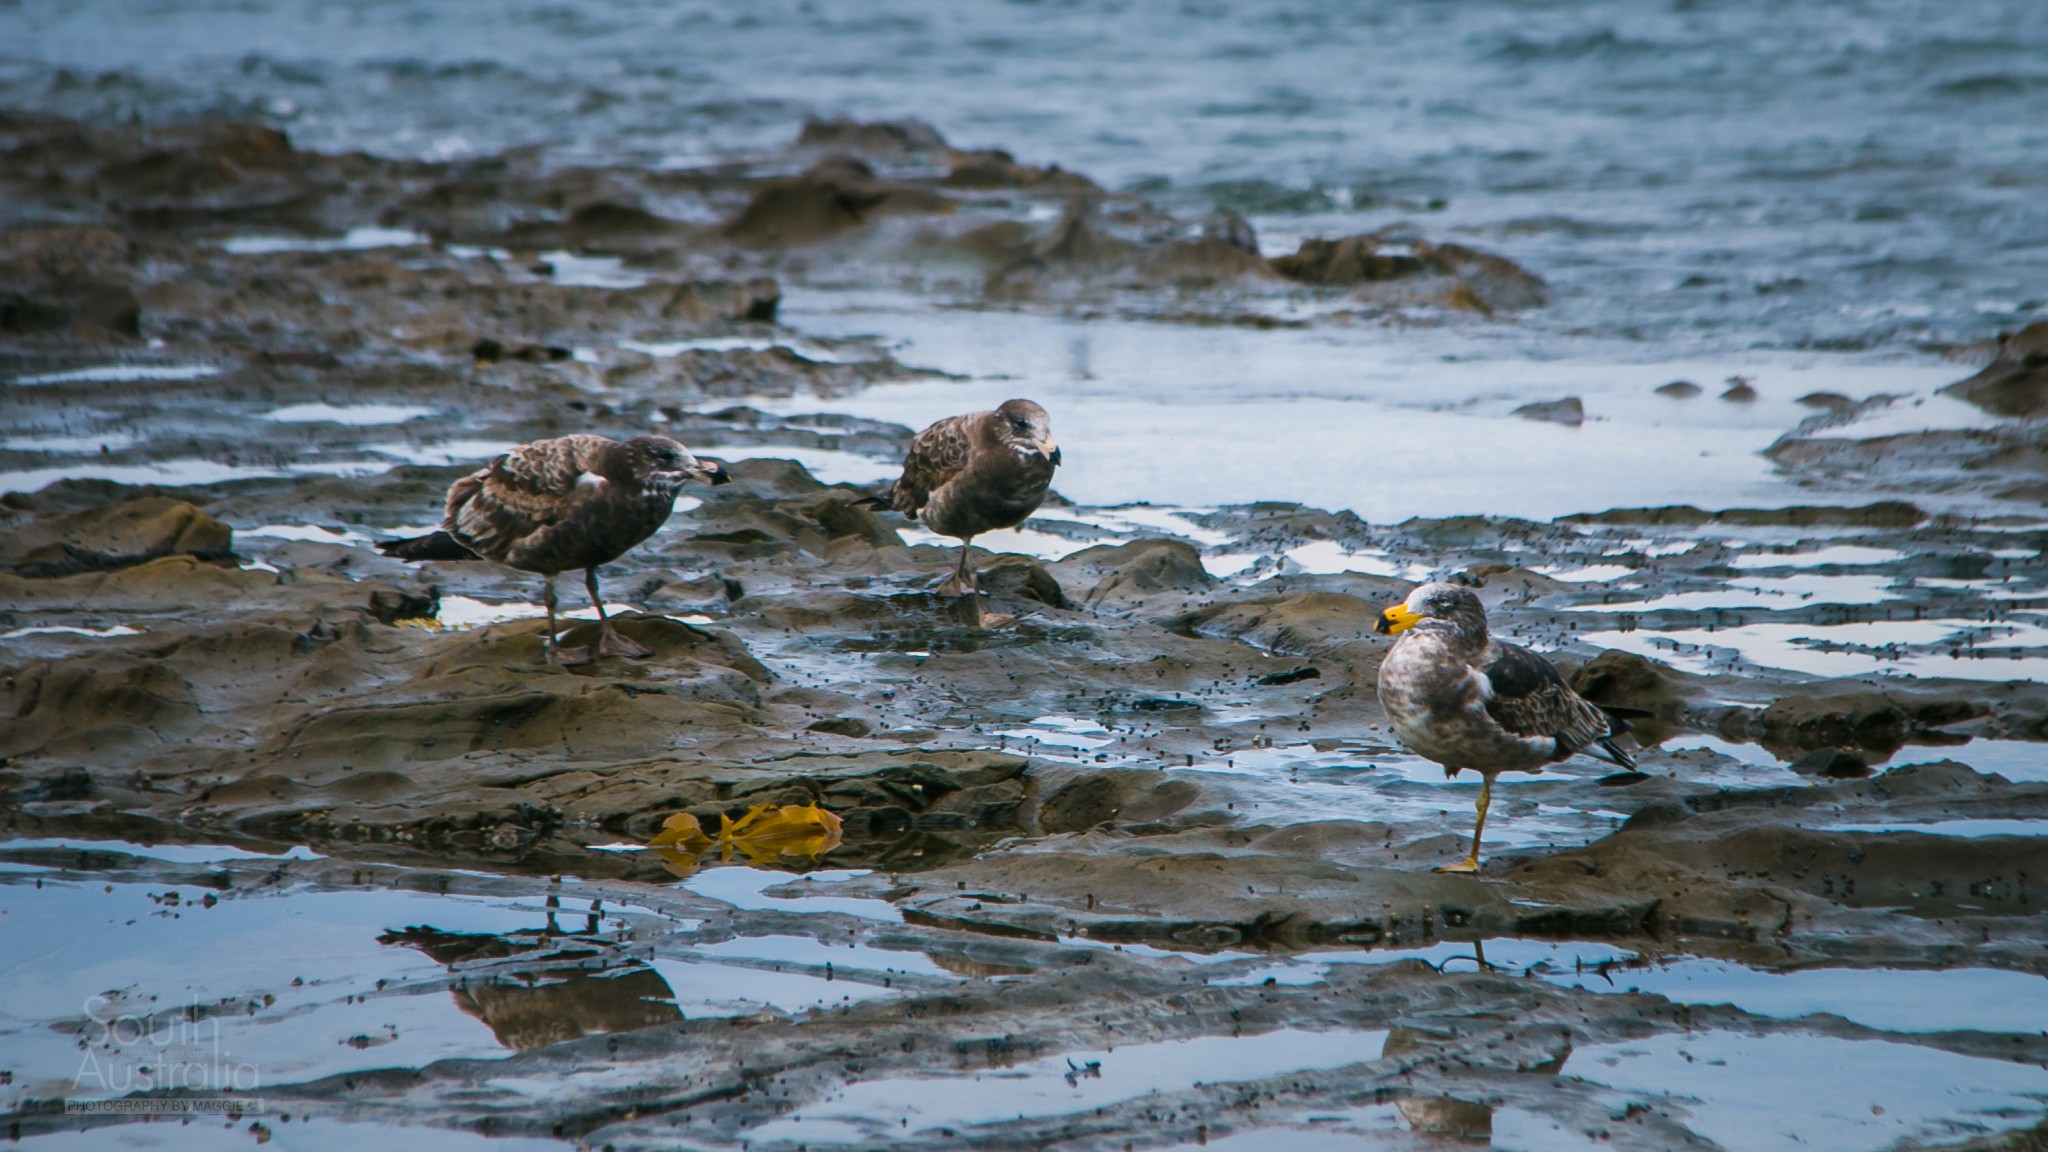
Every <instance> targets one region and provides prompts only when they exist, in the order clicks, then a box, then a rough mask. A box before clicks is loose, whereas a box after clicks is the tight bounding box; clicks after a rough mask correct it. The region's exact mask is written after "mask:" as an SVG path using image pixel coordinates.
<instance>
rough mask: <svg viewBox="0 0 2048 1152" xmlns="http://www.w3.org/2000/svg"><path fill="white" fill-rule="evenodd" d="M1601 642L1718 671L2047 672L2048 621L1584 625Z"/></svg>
mask: <svg viewBox="0 0 2048 1152" xmlns="http://www.w3.org/2000/svg"><path fill="white" fill-rule="evenodd" d="M1581 639H1582V640H1584V641H1585V642H1586V643H1588V644H1591V645H1593V646H1595V647H1600V648H1618V649H1620V650H1622V651H1624V652H1634V653H1636V654H1638V655H1641V656H1648V657H1650V658H1651V659H1655V660H1662V661H1664V662H1666V663H1668V664H1671V665H1673V666H1675V667H1678V668H1681V669H1684V670H1685V671H1688V672H1697V673H1699V674H1701V675H1708V676H1711V675H1717V674H1721V673H1727V672H1734V671H1738V670H1740V669H1741V668H1742V667H1743V666H1744V665H1750V666H1760V667H1765V668H1777V669H1782V670H1785V671H1788V672H1804V673H1807V674H1808V675H1813V676H1869V675H1893V676H1900V675H1911V676H1924V677H1944V678H1948V679H1956V680H1982V681H2007V680H2035V679H2041V678H2042V677H2043V676H2048V657H2044V656H2032V655H2028V654H2027V653H2026V651H2025V650H2026V649H2032V648H2039V647H2042V646H2048V626H2043V625H2042V624H2039V623H2035V622H2033V621H2032V620H2030V619H2027V618H2023V617H2015V618H2012V619H2010V620H2007V621H2004V622H2002V623H1997V624H1987V623H1985V622H1983V621H1981V620H1963V619H1941V620H1885V621H1870V622H1865V623H1858V624H1770V623H1762V624H1744V625H1740V626H1736V627H1731V628H1680V629H1671V630H1665V631H1656V632H1650V631H1629V632H1589V633H1586V634H1584V635H1582V636H1581Z"/></svg>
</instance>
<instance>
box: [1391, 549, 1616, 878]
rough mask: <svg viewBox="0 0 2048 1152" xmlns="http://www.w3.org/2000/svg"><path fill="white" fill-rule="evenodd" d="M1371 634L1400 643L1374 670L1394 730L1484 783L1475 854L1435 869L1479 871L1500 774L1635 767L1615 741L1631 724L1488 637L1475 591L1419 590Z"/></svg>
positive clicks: (1524, 652) (1546, 664)
mask: <svg viewBox="0 0 2048 1152" xmlns="http://www.w3.org/2000/svg"><path fill="white" fill-rule="evenodd" d="M1374 630H1375V631H1378V632H1385V633H1390V634H1393V633H1398V634H1400V637H1401V638H1400V639H1399V640H1396V641H1395V642H1394V648H1393V650H1392V651H1390V652H1388V653H1387V658H1386V661H1385V662H1384V663H1382V664H1381V665H1380V684H1379V692H1380V707H1381V708H1383V709H1385V710H1386V713H1387V718H1388V719H1389V720H1391V721H1392V722H1393V725H1394V733H1395V734H1396V735H1398V736H1399V737H1400V738H1401V742H1402V743H1403V744H1406V745H1407V746H1408V747H1409V748H1410V749H1412V750H1414V751H1415V752H1416V753H1417V754H1418V755H1421V756H1425V757H1427V758H1429V759H1431V760H1434V761H1436V762H1437V763H1439V764H1441V765H1443V766H1444V775H1446V776H1456V775H1457V774H1458V773H1459V772H1462V771H1464V770H1465V769H1467V768H1470V769H1472V770H1473V771H1475V772H1477V773H1479V776H1480V779H1481V781H1482V782H1481V784H1480V786H1479V819H1478V821H1477V822H1476V823H1474V824H1473V826H1472V853H1471V855H1469V856H1467V857H1465V859H1463V860H1461V861H1459V862H1458V863H1456V864H1447V865H1445V866H1444V867H1442V868H1439V869H1437V871H1439V872H1477V871H1479V836H1480V833H1482V832H1484V831H1485V830H1486V806H1487V803H1488V802H1489V801H1490V800H1491V799H1492V797H1493V778H1494V777H1495V776H1497V775H1499V774H1500V773H1502V772H1541V771H1542V770H1543V766H1544V765H1545V764H1552V763H1555V762H1557V761H1559V760H1563V759H1565V758H1566V757H1568V756H1571V755H1572V754H1574V753H1577V752H1585V753H1587V754H1589V755H1593V756H1598V757H1600V758H1601V759H1604V760H1610V761H1612V762H1614V763H1615V764H1619V765H1621V766H1622V767H1623V768H1630V769H1632V768H1634V767H1635V761H1633V760H1631V759H1629V756H1628V753H1626V752H1623V751H1622V750H1621V749H1620V748H1619V747H1617V746H1616V745H1615V743H1614V738H1615V737H1617V736H1619V735H1621V734H1622V733H1623V732H1626V731H1628V724H1627V723H1626V722H1625V721H1623V720H1622V719H1620V717H1619V716H1616V715H1610V714H1609V713H1607V712H1605V711H1603V710H1602V709H1601V708H1600V707H1599V706H1597V705H1595V704H1593V703H1592V702H1591V701H1589V700H1587V699H1586V698H1585V697H1583V696H1580V695H1579V694H1578V693H1577V692H1574V691H1572V688H1571V685H1569V684H1567V683H1565V681H1564V677H1563V676H1561V675H1559V674H1558V671H1557V668H1556V667H1555V666H1554V665H1552V664H1551V663H1550V661H1548V660H1545V659H1544V658H1543V657H1541V656H1538V655H1536V654H1535V653H1534V652H1531V651H1529V650H1528V649H1527V648H1522V647H1518V646H1516V645H1514V644H1503V643H1501V642H1500V641H1498V640H1494V639H1491V638H1490V637H1488V636H1487V634H1486V609H1485V607H1484V606H1482V605H1481V604H1480V603H1479V597H1477V596H1475V595H1473V594H1472V590H1471V589H1469V588H1461V587H1459V586H1458V585H1456V584H1424V585H1422V586H1421V587H1420V588H1417V589H1416V590H1415V591H1413V592H1410V593H1409V594H1408V599H1407V600H1406V601H1404V602H1403V603H1400V604H1396V605H1394V606H1393V607H1391V608H1388V609H1387V610H1386V611H1384V612H1382V613H1380V618H1379V622H1378V623H1377V624H1376V625H1375V626H1374ZM1618 711H1619V710H1618V709H1617V712H1618Z"/></svg>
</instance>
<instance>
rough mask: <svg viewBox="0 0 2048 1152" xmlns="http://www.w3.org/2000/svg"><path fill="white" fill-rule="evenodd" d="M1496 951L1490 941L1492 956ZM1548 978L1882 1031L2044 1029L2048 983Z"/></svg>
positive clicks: (1686, 963) (1954, 976)
mask: <svg viewBox="0 0 2048 1152" xmlns="http://www.w3.org/2000/svg"><path fill="white" fill-rule="evenodd" d="M1491 948H1492V945H1491V943H1490V942H1489V945H1488V949H1489V958H1491ZM1543 976H1544V979H1546V980H1549V981H1550V982H1552V983H1554V984H1562V985H1565V986H1567V987H1574V988H1586V989H1589V990H1591V991H1595V992H1623V991H1626V992H1644V993H1648V994H1650V995H1653V996H1662V997H1664V998H1665V999H1666V1000H1670V1001H1672V1002H1673V1003H1676V1004H1698V1005H1703V1006H1704V1005H1710V1004H1727V1005H1731V1006H1733V1007H1736V1008H1740V1009H1742V1010H1743V1011H1744V1012H1748V1013H1750V1014H1752V1015H1756V1016H1768V1017H1770V1018H1772V1019H1774V1020H1797V1019H1799V1018H1801V1017H1804V1016H1815V1015H1820V1014H1823V1013H1825V1014H1827V1015H1830V1016H1839V1017H1841V1018H1842V1019H1844V1020H1847V1021H1850V1022H1851V1023H1854V1024H1861V1025H1863V1026H1864V1027H1866V1028H1874V1029H1877V1030H1878V1031H1881V1032H1916V1033H1917V1032H1951V1031H1958V1032H1970V1031H1975V1032H1993V1033H2003V1032H2018V1033H2038V1032H2044V1031H2048V977H2042V976H2039V975H2035V974H2033V973H2029V972H2008V971H2003V970H2000V969H1995V968H1944V969H1903V968H1802V969H1795V970H1792V971H1786V972H1767V971H1761V970H1759V969H1755V968H1748V967H1744V966H1743V965H1740V964H1731V963H1728V962H1727V961H1723V960H1680V961H1677V962H1674V963H1669V964H1656V965H1653V966H1649V967H1641V968H1637V967H1615V968H1604V967H1600V966H1598V965H1587V966H1584V967H1582V968H1579V969H1576V970H1574V969H1563V968H1558V969H1556V970H1555V971H1553V972H1550V973H1545V974H1543Z"/></svg>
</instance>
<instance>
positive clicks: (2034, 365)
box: [1942, 320, 2048, 418]
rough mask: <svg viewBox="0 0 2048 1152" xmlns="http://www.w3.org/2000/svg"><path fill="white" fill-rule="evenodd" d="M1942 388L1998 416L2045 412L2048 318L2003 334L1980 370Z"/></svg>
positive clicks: (2046, 401) (2047, 398) (2047, 391)
mask: <svg viewBox="0 0 2048 1152" xmlns="http://www.w3.org/2000/svg"><path fill="white" fill-rule="evenodd" d="M1942 391H1943V392H1944V393H1946V394H1948V395H1951V396H1959V397H1961V398H1962V399H1964V400H1968V401H1969V402H1970V403H1972V404H1975V405H1976V406H1977V407H1979V408H1982V409H1984V410H1985V411H1987V412H1992V413H1996V414H1997V415H2000V416H2013V417H2021V418H2031V417H2035V416H2040V415H2043V414H2048V320H2039V321H2036V322H2034V323H2032V324H2029V325H2027V326H2026V327H2025V328H2022V329H2020V330H2019V331H2018V332H2016V333H2014V334H2012V335H2010V336H2007V337H2005V338H2004V339H2003V340H2001V341H2000V343H1999V347H1998V354H1997V357H1996V358H1995V359H1994V360H1992V362H1991V363H1990V365H1988V366H1987V367H1986V368H1985V369H1984V370H1983V371H1982V372H1979V373H1977V374H1976V375H1975V376H1972V377H1970V378H1969V379H1967V380H1959V381H1957V382H1956V383H1954V384H1951V385H1949V386H1948V387H1946V388H1944V389H1942Z"/></svg>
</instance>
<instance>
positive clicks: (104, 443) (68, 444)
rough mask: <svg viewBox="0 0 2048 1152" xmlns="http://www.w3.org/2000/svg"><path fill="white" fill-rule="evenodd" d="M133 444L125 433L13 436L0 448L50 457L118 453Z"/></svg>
mask: <svg viewBox="0 0 2048 1152" xmlns="http://www.w3.org/2000/svg"><path fill="white" fill-rule="evenodd" d="M135 444H136V438H135V437H134V436H132V435H130V434H128V433H126V432H109V433H107V434H106V435H104V436H15V437H12V438H10V439H6V440H0V448H5V449H7V450H8V451H9V452H42V453H45V454H47V455H51V456H70V455H74V454H76V453H80V452H119V451H121V450H122V449H124V448H133V447H134V446H135Z"/></svg>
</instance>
